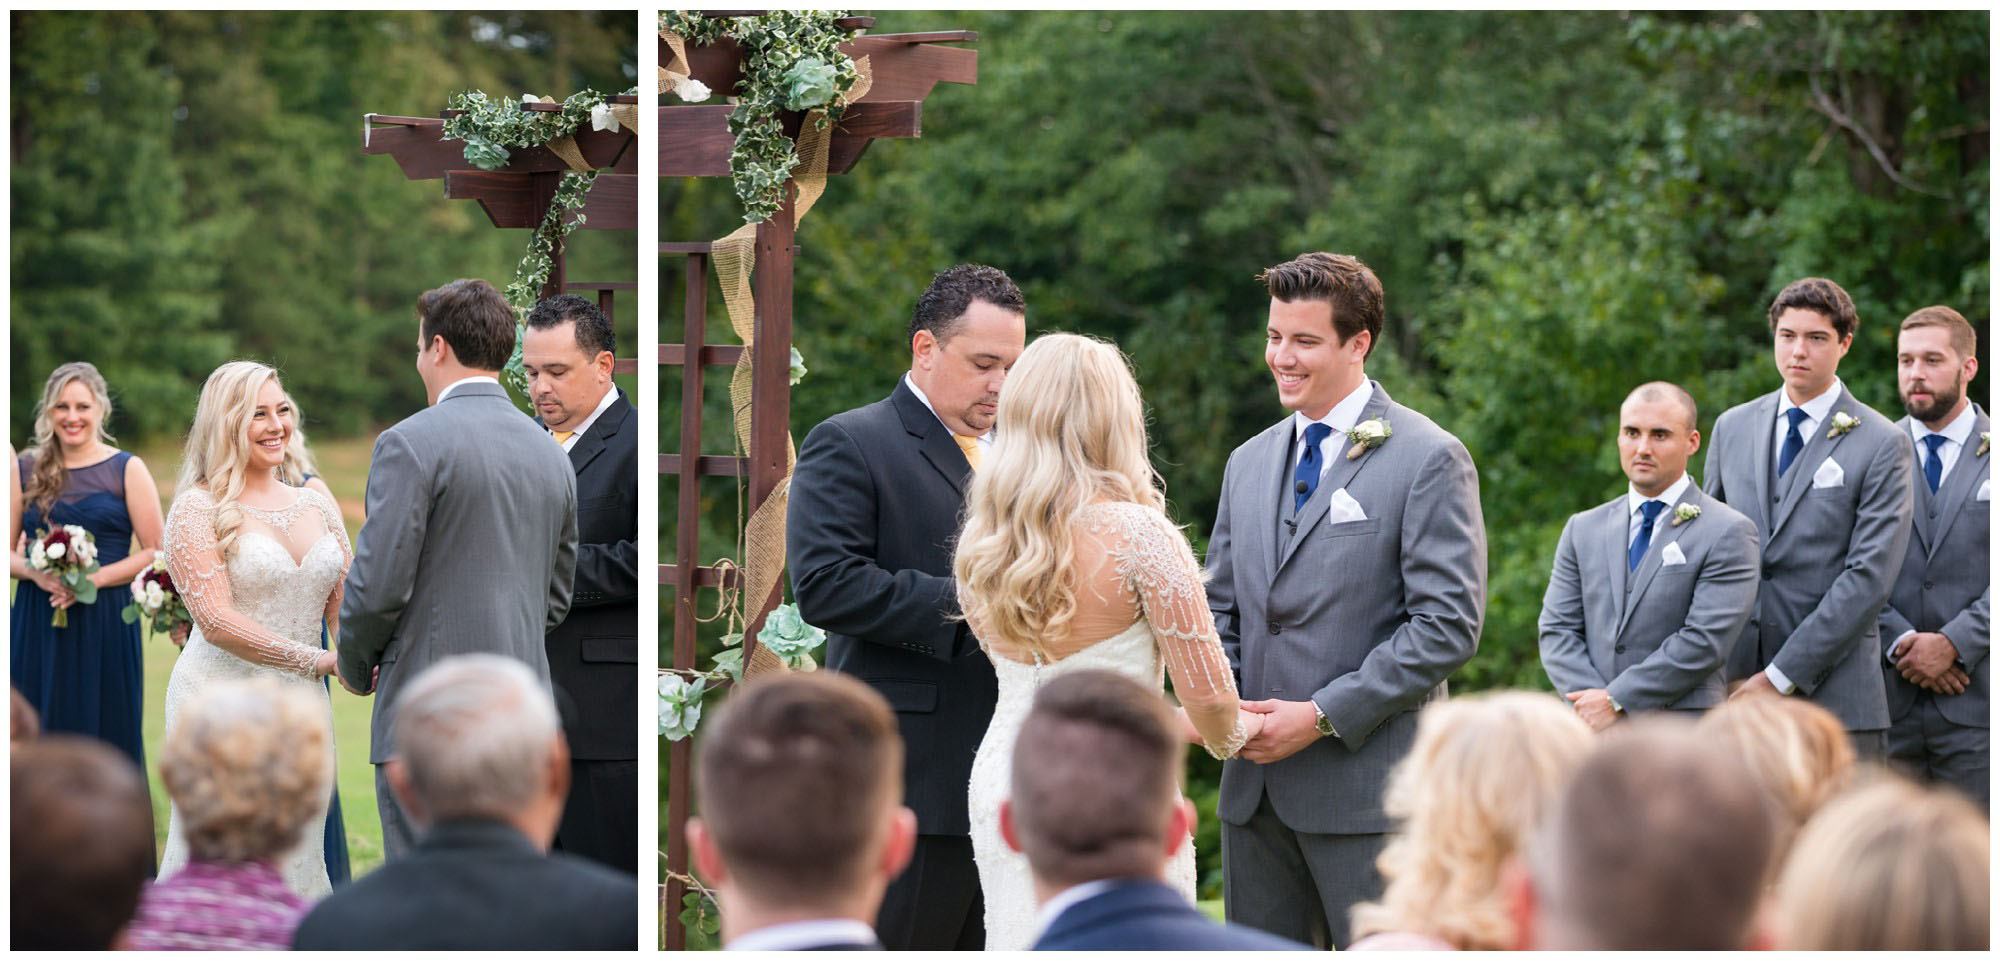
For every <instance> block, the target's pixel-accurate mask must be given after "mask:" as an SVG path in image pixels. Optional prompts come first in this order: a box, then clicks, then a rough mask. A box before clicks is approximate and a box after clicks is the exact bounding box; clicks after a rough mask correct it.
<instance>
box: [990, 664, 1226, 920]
mask: <svg viewBox="0 0 2000 961" xmlns="http://www.w3.org/2000/svg"><path fill="white" fill-rule="evenodd" d="M1185 750H1186V748H1185V747H1184V746H1183V745H1182V744H1181V742H1180V739H1179V738H1178V737H1176V736H1175V735H1174V726H1173V715H1172V713H1171V712H1170V711H1168V710H1167V704H1166V701H1165V700H1164V699H1163V698H1162V697H1161V696H1160V695H1159V693H1158V692H1155V691H1149V690H1147V689H1145V688H1144V687H1141V686H1140V685H1139V684H1138V682H1136V681H1133V680H1132V679H1130V678H1128V677H1125V676H1123V675H1121V674H1117V673H1115V672H1112V671H1106V670H1084V671H1074V672H1071V673H1068V674H1064V675H1062V676H1060V677H1057V678H1055V679H1054V680H1052V681H1050V682H1048V683H1047V684H1046V685H1044V686H1043V687H1042V689H1041V690H1039V691H1037V692H1035V703H1034V706H1033V707H1032V708H1030V709H1029V711H1028V717H1027V720H1026V721H1024V722H1023V723H1022V724H1021V731H1020V734H1019V735H1018V737H1017V739H1016V740H1015V742H1014V757H1013V769H1014V770H1013V797H1012V806H1013V812H1014V814H1013V819H1014V827H1015V829H1016V830H1017V831H1018V832H1019V835H1020V842H1021V851H1022V853H1023V854H1025V855H1026V856H1027V858H1028V864H1029V865H1030V866H1031V867H1032V868H1033V869H1034V873H1035V875H1036V876H1037V877H1039V878H1042V879H1043V880H1045V881H1048V882H1051V883H1055V884H1062V885H1076V884H1082V883H1084V882H1086V881H1096V880H1101V879H1106V878H1129V877H1149V876H1152V875H1154V874H1157V873H1158V871H1159V867H1160V861H1161V859H1162V858H1163V857H1164V856H1165V849H1164V848H1163V847H1162V844H1163V843H1164V842H1165V841H1166V829H1167V822H1168V819H1169V815H1170V812H1171V810H1172V808H1173V806H1174V804H1176V803H1177V802H1178V801H1179V800H1180V792H1179V786H1180V770H1181V761H1182V756H1183V754H1184V753H1185Z"/></svg>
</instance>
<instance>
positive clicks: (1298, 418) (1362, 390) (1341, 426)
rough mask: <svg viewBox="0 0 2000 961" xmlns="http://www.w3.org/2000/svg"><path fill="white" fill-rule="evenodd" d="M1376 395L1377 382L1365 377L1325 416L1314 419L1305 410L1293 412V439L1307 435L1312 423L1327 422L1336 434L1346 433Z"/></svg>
mask: <svg viewBox="0 0 2000 961" xmlns="http://www.w3.org/2000/svg"><path fill="white" fill-rule="evenodd" d="M1374 396H1375V382H1374V381H1372V380H1368V379H1366V378H1364V379H1362V381H1361V386H1359V387H1356V388H1354V389H1353V390H1351V391H1348V392H1347V396H1346V397H1343V398H1341V399H1340V403H1338V404H1335V405H1333V409H1332V410H1330V411H1327V412H1326V416H1325V417H1321V418H1319V419H1318V420H1314V419H1313V418H1311V417H1307V416H1306V415H1305V412H1304V411H1298V412H1295V413H1293V414H1292V439H1293V440H1298V439H1299V438H1300V437H1303V436H1305V433H1306V427H1307V425H1310V424H1325V425H1326V426H1328V427H1330V428H1332V429H1333V432H1334V433H1336V434H1345V433H1347V432H1348V431H1350V430H1353V429H1354V425H1355V423H1356V422H1358V421H1360V420H1361V412H1362V411H1364V410H1367V409H1368V401H1369V400H1370V399H1372V398H1373V397H1374Z"/></svg>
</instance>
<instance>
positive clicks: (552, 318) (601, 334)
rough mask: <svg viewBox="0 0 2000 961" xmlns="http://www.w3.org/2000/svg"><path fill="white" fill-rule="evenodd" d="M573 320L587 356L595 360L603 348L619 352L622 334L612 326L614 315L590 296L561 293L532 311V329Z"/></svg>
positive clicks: (578, 342)
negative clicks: (617, 332)
mask: <svg viewBox="0 0 2000 961" xmlns="http://www.w3.org/2000/svg"><path fill="white" fill-rule="evenodd" d="M572 321H574V322H575V323H576V345H577V346H578V347H580V348H582V349H583V356H585V357H588V358H590V359H592V360H595V359H597V355H598V353H599V352H601V351H607V350H608V351H610V352H611V354H612V356H617V354H618V335H617V334H616V333H615V332H613V331H612V329H611V319H610V318H608V317H606V316H604V312H603V311H601V310H598V309H597V305H596V304H593V303H591V302H590V300H589V298H586V297H579V296H577V295H576V294H557V295H555V296H554V297H550V298H548V299H546V300H544V301H542V302H541V303H539V304H536V305H535V309H534V310H532V311H529V312H528V328H529V329H530V330H549V329H550V328H554V327H560V326H562V325H564V324H567V323H570V322H572Z"/></svg>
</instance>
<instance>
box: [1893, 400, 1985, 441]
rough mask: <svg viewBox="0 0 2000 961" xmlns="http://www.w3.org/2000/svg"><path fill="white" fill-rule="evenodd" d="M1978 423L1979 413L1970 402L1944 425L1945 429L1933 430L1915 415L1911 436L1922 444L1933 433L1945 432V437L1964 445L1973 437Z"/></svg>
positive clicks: (1911, 424)
mask: <svg viewBox="0 0 2000 961" xmlns="http://www.w3.org/2000/svg"><path fill="white" fill-rule="evenodd" d="M1978 423H1979V415H1977V414H1976V413H1974V412H1973V410H1972V405H1971V404H1970V403H1968V404H1966V405H1965V409H1964V410H1962V411H1959V412H1958V416H1957V417H1954V418H1952V419H1951V423H1949V424H1946V425H1944V429H1943V430H1936V431H1934V430H1931V429H1930V428H1929V427H1927V426H1925V425H1924V422H1923V421H1920V420H1918V419H1916V418H1915V417H1912V418H1910V436H1911V437H1914V438H1916V441H1917V443H1919V444H1921V443H1923V442H1924V438H1926V437H1929V436H1930V435H1932V434H1943V435H1944V436H1945V439H1947V440H1949V441H1951V442H1952V443H1954V444H1958V445H1959V446H1961V447H1962V446H1964V445H1965V442H1966V441H1968V440H1971V439H1972V428H1973V427H1974V426H1975V425H1977V424H1978Z"/></svg>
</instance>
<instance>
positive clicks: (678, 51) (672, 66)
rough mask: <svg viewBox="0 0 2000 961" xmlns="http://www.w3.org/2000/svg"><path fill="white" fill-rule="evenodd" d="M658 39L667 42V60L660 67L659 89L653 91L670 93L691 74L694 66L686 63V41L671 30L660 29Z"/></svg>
mask: <svg viewBox="0 0 2000 961" xmlns="http://www.w3.org/2000/svg"><path fill="white" fill-rule="evenodd" d="M660 39H662V40H665V41H666V42H667V62H666V64H665V65H664V66H662V67H661V68H660V89H659V90H657V91H654V92H655V93H663V94H664V93H670V92H672V91H673V89H674V88H675V87H678V86H680V83H681V81H683V80H686V79H688V78H689V77H690V76H692V75H693V71H694V66H693V65H692V64H689V63H688V58H687V41H686V40H683V39H681V35H680V34H677V33H675V32H673V31H672V30H661V31H660Z"/></svg>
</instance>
